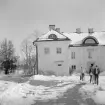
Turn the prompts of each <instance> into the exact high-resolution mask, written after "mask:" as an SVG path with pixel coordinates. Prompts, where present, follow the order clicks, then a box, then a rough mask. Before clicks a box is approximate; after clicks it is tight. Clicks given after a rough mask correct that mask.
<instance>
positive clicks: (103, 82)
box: [80, 76, 105, 104]
mask: <svg viewBox="0 0 105 105" xmlns="http://www.w3.org/2000/svg"><path fill="white" fill-rule="evenodd" d="M86 79H89V77H86ZM80 93H82V95H83V97H84V99H87V98H92V99H93V100H94V102H95V103H97V104H105V76H100V77H99V85H96V84H95V85H93V84H90V83H89V82H88V83H86V85H84V86H82V87H81V89H80Z"/></svg>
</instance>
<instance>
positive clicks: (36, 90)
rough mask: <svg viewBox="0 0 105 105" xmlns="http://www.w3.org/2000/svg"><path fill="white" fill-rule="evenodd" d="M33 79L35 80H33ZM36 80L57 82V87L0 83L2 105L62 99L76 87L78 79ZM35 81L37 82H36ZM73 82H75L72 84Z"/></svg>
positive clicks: (44, 78) (74, 77)
mask: <svg viewBox="0 0 105 105" xmlns="http://www.w3.org/2000/svg"><path fill="white" fill-rule="evenodd" d="M31 79H33V78H31ZM35 79H36V80H38V79H39V80H44V81H45V80H49V81H50V80H52V81H53V80H57V81H62V82H58V84H57V85H54V86H52V87H46V86H43V85H40V86H33V85H30V84H29V83H28V82H26V83H14V82H8V81H0V105H31V104H35V102H36V101H37V100H40V101H49V100H51V99H52V100H53V99H57V98H59V97H62V96H63V95H64V93H65V92H66V91H67V90H68V89H70V88H73V87H74V86H75V85H76V82H77V79H78V78H77V77H76V76H71V77H66V76H65V77H55V76H51V77H50V76H39V75H38V76H35ZM34 81H35V80H34ZM72 81H74V82H73V83H72Z"/></svg>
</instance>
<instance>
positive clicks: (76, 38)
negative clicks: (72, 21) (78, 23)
mask: <svg viewBox="0 0 105 105" xmlns="http://www.w3.org/2000/svg"><path fill="white" fill-rule="evenodd" d="M63 34H64V35H65V36H67V37H68V38H69V39H71V40H72V42H71V44H81V43H82V40H83V39H84V38H85V37H88V36H93V37H95V38H96V39H97V40H98V42H99V44H100V45H101V44H102V45H103V44H105V32H94V33H92V34H89V33H81V34H78V33H63Z"/></svg>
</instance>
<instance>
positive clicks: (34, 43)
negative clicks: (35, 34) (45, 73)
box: [33, 41, 38, 75]
mask: <svg viewBox="0 0 105 105" xmlns="http://www.w3.org/2000/svg"><path fill="white" fill-rule="evenodd" d="M33 45H34V46H35V47H36V72H37V73H36V74H37V75H38V46H37V44H35V41H34V42H33ZM34 75H35V67H34Z"/></svg>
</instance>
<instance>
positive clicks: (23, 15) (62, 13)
mask: <svg viewBox="0 0 105 105" xmlns="http://www.w3.org/2000/svg"><path fill="white" fill-rule="evenodd" d="M49 24H55V25H56V26H57V27H60V28H61V31H63V32H74V31H75V29H76V28H78V27H79V28H81V30H82V31H84V32H86V31H87V29H88V28H89V27H92V28H94V30H95V31H105V0H0V40H2V39H4V38H8V39H11V40H12V41H13V43H14V44H15V46H16V49H17V52H18V53H19V49H20V43H21V42H22V40H23V39H24V38H26V37H27V36H29V35H30V34H31V33H33V32H34V30H36V29H38V30H40V31H41V32H47V31H48V25H49Z"/></svg>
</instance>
